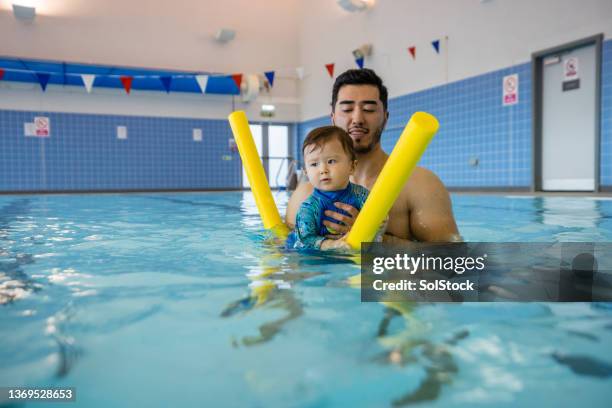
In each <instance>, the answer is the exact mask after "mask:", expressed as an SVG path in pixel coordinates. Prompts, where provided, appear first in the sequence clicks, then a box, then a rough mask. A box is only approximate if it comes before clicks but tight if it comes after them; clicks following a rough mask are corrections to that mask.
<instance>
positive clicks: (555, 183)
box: [542, 45, 597, 191]
mask: <svg viewBox="0 0 612 408" xmlns="http://www.w3.org/2000/svg"><path fill="white" fill-rule="evenodd" d="M595 61H596V49H595V45H588V46H583V47H580V48H576V49H573V50H568V51H566V52H561V53H558V54H555V55H551V56H548V57H544V58H543V63H542V189H543V190H547V191H594V190H595V147H596V146H595V140H596V129H597V128H596V126H597V124H596V106H595V102H596V100H595V85H596V83H595V82H596V66H595Z"/></svg>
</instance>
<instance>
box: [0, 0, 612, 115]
mask: <svg viewBox="0 0 612 408" xmlns="http://www.w3.org/2000/svg"><path fill="white" fill-rule="evenodd" d="M20 1H22V2H28V1H29V2H34V3H38V13H39V15H38V16H37V18H36V21H35V23H33V24H23V23H21V22H18V21H16V20H15V18H14V17H13V15H12V12H11V11H10V7H11V6H10V4H11V1H9V0H0V55H5V56H16V57H23V58H38V59H50V60H56V61H70V62H85V63H94V64H109V65H120V66H135V67H145V68H159V69H176V70H187V71H210V72H223V73H235V72H243V73H261V72H263V71H266V70H276V72H277V79H276V81H275V87H274V89H273V90H272V92H271V94H270V95H261V96H260V97H259V100H258V101H256V102H253V103H251V104H250V105H249V106H246V109H247V110H248V111H249V117H250V118H251V120H260V119H261V118H260V117H259V116H258V113H259V106H260V104H261V103H266V102H272V103H275V104H276V106H277V110H278V113H277V116H276V118H275V120H276V121H297V120H307V119H311V118H314V117H319V116H322V115H327V114H329V101H330V99H331V86H332V84H333V79H331V78H329V76H328V74H327V72H326V70H325V67H324V65H325V64H326V63H331V62H335V63H336V73H339V72H342V71H343V70H345V69H347V68H353V67H356V65H355V62H354V61H353V58H352V55H351V50H353V49H354V48H356V47H358V46H360V45H361V44H363V43H368V42H369V43H372V44H373V45H374V54H373V55H372V56H371V57H370V58H368V59H366V66H367V67H370V68H374V69H375V70H376V71H377V72H378V73H379V74H380V75H381V76H382V77H383V79H384V80H385V82H386V84H387V85H388V87H389V91H390V96H392V97H393V96H399V95H404V94H407V93H411V92H415V91H418V90H422V89H426V88H430V87H432V86H436V85H441V84H444V83H446V82H450V81H456V80H460V79H463V78H466V77H470V76H474V75H479V74H482V73H485V72H489V71H492V70H496V69H500V68H504V67H508V66H511V65H514V64H518V63H523V62H527V61H529V60H530V58H531V53H532V52H534V51H539V50H542V49H545V48H548V47H552V46H556V45H560V44H563V43H566V42H569V41H573V40H576V39H579V38H582V37H585V36H589V35H593V34H596V33H601V32H603V33H604V34H605V36H606V38H610V35H611V34H612V1H610V0H581V1H576V0H489V1H487V2H485V3H481V1H480V0H375V1H376V4H375V6H374V7H373V8H372V9H371V10H368V11H367V12H361V13H348V12H346V11H344V10H342V9H341V8H340V7H339V6H338V5H337V4H336V0H265V1H264V0H262V1H250V0H175V1H173V2H168V1H164V0H147V1H144V0H139V1H135V0H132V1H123V0H87V1H82V0H20ZM220 27H230V28H235V29H236V30H237V37H236V39H235V40H234V41H233V42H231V43H229V44H227V45H225V46H220V45H218V44H216V43H215V42H214V41H212V39H211V36H212V35H213V33H214V32H215V31H216V30H217V29H218V28H220ZM445 36H448V44H446V43H445V42H444V41H443V42H442V50H441V54H440V55H439V56H437V55H435V54H434V52H433V50H432V47H431V44H430V42H431V40H433V39H436V38H441V39H443V38H444V37H445ZM411 45H416V46H417V60H416V61H412V59H411V58H410V56H409V54H408V51H407V48H408V47H409V46H411ZM298 66H303V67H304V68H305V72H306V76H305V78H304V79H303V80H302V81H297V80H296V79H295V67H298ZM93 97H95V98H93ZM36 106H40V108H36ZM236 106H237V107H240V108H243V107H241V106H240V104H237V105H236ZM230 108H231V97H227V96H210V95H184V94H178V93H175V94H170V95H166V94H165V93H163V92H142V91H141V92H139V91H133V92H132V95H130V96H129V97H128V96H126V95H125V94H124V92H123V91H122V90H121V89H113V90H106V89H98V90H96V89H95V88H94V95H87V94H85V91H84V90H83V89H80V88H78V87H74V88H73V89H70V87H66V88H63V87H58V86H53V85H50V86H49V89H48V91H47V93H45V94H44V95H43V94H42V93H41V91H40V89H39V88H38V86H37V85H22V84H14V83H13V84H9V83H7V82H4V83H2V82H1V81H0V109H45V110H56V111H74V112H91V113H96V112H100V113H109V114H134V115H151V116H177V117H207V118H221V117H225V115H226V114H227V113H228V112H229V110H230ZM300 108H301V110H300Z"/></svg>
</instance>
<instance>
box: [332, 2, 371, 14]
mask: <svg viewBox="0 0 612 408" xmlns="http://www.w3.org/2000/svg"><path fill="white" fill-rule="evenodd" d="M337 2H338V5H339V6H340V7H342V8H343V9H345V10H346V11H348V12H351V13H353V12H355V11H363V10H365V9H367V8H368V7H371V6H372V3H373V1H372V0H337Z"/></svg>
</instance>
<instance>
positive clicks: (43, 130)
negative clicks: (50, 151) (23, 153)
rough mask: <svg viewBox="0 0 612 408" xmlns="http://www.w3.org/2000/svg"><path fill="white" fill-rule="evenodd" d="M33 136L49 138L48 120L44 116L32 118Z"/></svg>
mask: <svg viewBox="0 0 612 408" xmlns="http://www.w3.org/2000/svg"><path fill="white" fill-rule="evenodd" d="M34 129H35V133H34V136H38V137H49V136H51V128H50V123H49V118H48V117H46V116H36V117H35V118H34Z"/></svg>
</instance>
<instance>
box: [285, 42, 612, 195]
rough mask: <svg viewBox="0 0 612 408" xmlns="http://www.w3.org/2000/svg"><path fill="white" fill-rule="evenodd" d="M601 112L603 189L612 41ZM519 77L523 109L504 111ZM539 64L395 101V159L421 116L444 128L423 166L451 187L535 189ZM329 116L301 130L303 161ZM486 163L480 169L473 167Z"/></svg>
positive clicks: (611, 163)
mask: <svg viewBox="0 0 612 408" xmlns="http://www.w3.org/2000/svg"><path fill="white" fill-rule="evenodd" d="M602 56H603V64H602V109H601V185H602V186H611V185H612V160H611V159H612V40H608V41H605V42H604V45H603V55H602ZM511 74H518V75H519V103H518V104H516V105H510V106H502V80H503V77H504V76H506V75H511ZM531 105H532V104H531V63H524V64H519V65H515V66H512V67H509V68H505V69H502V70H498V71H494V72H489V73H486V74H483V75H479V76H475V77H472V78H467V79H464V80H460V81H457V82H452V83H449V84H446V85H442V86H438V87H435V88H430V89H427V90H424V91H420V92H416V93H412V94H408V95H403V96H400V97H396V98H392V99H390V100H389V122H388V124H387V127H386V130H385V132H384V133H383V139H382V145H383V148H384V149H385V151H387V152H390V151H391V150H392V149H393V146H394V145H395V142H396V141H397V138H398V137H399V135H400V133H401V131H402V130H403V128H404V126H405V124H406V122H407V121H408V119H409V118H410V116H411V115H412V113H414V112H415V111H417V110H423V111H427V112H430V113H432V114H434V115H435V116H436V117H437V118H438V119H439V121H440V123H441V126H440V130H439V132H438V134H437V135H436V137H435V138H434V139H433V141H432V142H431V145H430V146H429V148H428V149H427V151H426V152H425V154H424V155H423V158H422V159H421V162H420V164H421V165H422V166H425V167H427V168H429V169H431V170H433V171H434V172H435V173H436V174H437V175H438V176H439V177H440V178H441V179H442V181H443V182H444V183H445V184H446V185H447V186H449V187H455V188H462V187H467V188H470V187H484V188H486V187H499V188H530V186H531V177H532V144H531V143H532V139H531V132H532V106H531ZM329 123H330V120H329V116H324V117H320V118H316V119H311V120H308V121H305V122H302V123H300V124H298V126H297V127H298V142H297V143H296V152H295V154H296V157H299V158H300V160H301V158H302V156H301V152H300V146H301V144H302V142H303V140H304V137H305V136H306V134H308V132H309V131H310V130H311V129H313V128H315V127H317V126H322V125H327V124H329ZM476 160H477V161H478V164H477V165H476V166H474V165H471V164H470V162H472V163H473V162H474V161H476Z"/></svg>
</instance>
